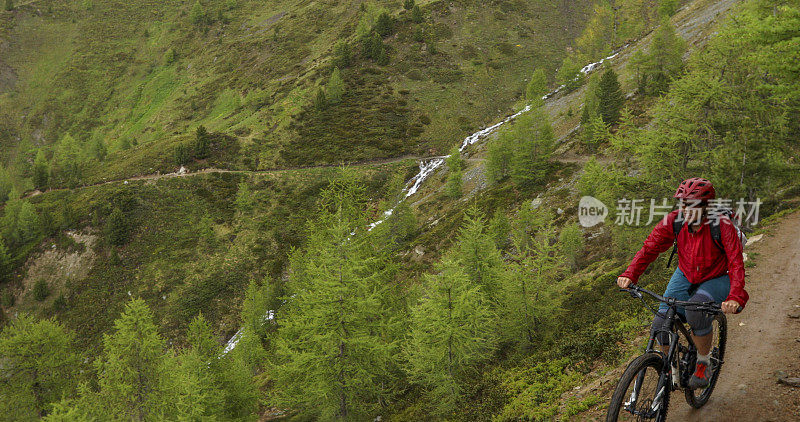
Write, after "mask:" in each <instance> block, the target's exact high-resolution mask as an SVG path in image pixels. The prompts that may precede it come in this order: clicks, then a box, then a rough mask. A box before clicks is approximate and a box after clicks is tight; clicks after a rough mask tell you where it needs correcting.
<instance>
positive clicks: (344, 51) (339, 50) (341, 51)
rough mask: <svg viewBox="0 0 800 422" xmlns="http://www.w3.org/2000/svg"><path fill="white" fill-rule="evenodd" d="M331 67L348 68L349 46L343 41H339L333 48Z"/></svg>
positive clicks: (349, 58) (350, 58)
mask: <svg viewBox="0 0 800 422" xmlns="http://www.w3.org/2000/svg"><path fill="white" fill-rule="evenodd" d="M333 57H334V58H333V65H334V66H336V67H341V68H345V67H349V66H350V64H351V63H352V60H353V58H352V52H351V51H350V44H349V43H348V42H347V41H345V40H339V42H337V43H336V45H335V46H334V47H333Z"/></svg>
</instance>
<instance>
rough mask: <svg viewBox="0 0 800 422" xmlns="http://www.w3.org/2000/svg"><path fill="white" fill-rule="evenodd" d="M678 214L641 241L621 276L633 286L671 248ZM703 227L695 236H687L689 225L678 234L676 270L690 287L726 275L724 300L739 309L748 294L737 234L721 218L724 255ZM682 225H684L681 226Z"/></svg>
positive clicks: (663, 222) (726, 220)
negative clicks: (728, 290)
mask: <svg viewBox="0 0 800 422" xmlns="http://www.w3.org/2000/svg"><path fill="white" fill-rule="evenodd" d="M677 215H678V210H673V211H672V212H670V213H669V214H667V215H666V216H665V217H664V218H662V219H661V220H659V222H658V224H656V226H655V227H654V228H653V231H652V232H651V233H650V235H649V236H647V239H646V240H645V241H644V246H642V249H640V250H639V252H636V255H635V256H634V257H633V261H632V262H631V264H630V265H628V269H627V270H625V272H623V273H622V274H620V277H628V278H630V279H631V281H633V282H634V283H636V282H638V281H639V276H640V275H642V273H644V270H645V269H646V268H647V266H648V265H650V263H651V262H653V261H654V260H655V259H656V258H657V257H658V255H659V254H660V253H661V252H664V251H666V250H667V249H669V247H670V246H672V242H673V240H674V239H675V234H674V233H673V232H672V222H673V221H674V220H675V217H676V216H677ZM707 222H708V220H707V219H706V220H705V221H704V224H702V226H701V227H700V230H698V231H697V232H695V233H690V232H689V229H688V226H687V227H684V228H683V229H682V230H681V231H680V233H678V238H679V239H678V253H677V254H678V268H680V269H681V271H682V272H683V274H684V275H685V276H686V278H687V279H688V280H689V282H690V283H692V284H698V283H702V282H704V281H706V280H709V279H712V278H716V277H719V276H721V275H723V274H725V273H728V276H729V277H730V281H731V291H730V293H729V294H728V298H727V299H725V300H726V301H727V300H735V301H737V302H739V304H740V305H742V307H744V305H745V303H747V299H748V298H749V295H748V294H747V292H746V291H745V290H744V260H743V257H742V243H741V242H740V241H739V237H738V235H737V233H736V228H735V227H733V223H732V222H731V221H730V219H728V218H727V217H721V218H720V232H721V236H722V239H721V241H722V245H723V246H724V247H725V253H723V252H722V251H721V250H720V249H719V248H718V247H717V245H715V244H714V239H713V238H712V237H711V226H710V224H705V223H707ZM684 224H685V223H684Z"/></svg>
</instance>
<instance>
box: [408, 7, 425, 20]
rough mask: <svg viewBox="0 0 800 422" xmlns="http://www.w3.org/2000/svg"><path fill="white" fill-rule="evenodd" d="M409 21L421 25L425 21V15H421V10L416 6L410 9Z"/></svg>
mask: <svg viewBox="0 0 800 422" xmlns="http://www.w3.org/2000/svg"><path fill="white" fill-rule="evenodd" d="M411 20H412V21H413V22H414V23H422V22H423V21H424V20H425V15H423V14H422V9H420V8H419V5H418V4H415V5H414V7H413V8H411Z"/></svg>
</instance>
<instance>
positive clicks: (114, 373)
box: [95, 299, 170, 421]
mask: <svg viewBox="0 0 800 422" xmlns="http://www.w3.org/2000/svg"><path fill="white" fill-rule="evenodd" d="M166 364H167V354H166V353H165V350H164V340H163V339H162V338H161V336H160V335H159V334H158V328H157V327H156V325H155V323H154V322H153V313H152V311H150V308H149V307H148V306H147V304H145V302H144V301H143V300H141V299H132V300H131V301H130V302H128V303H127V304H125V310H124V311H123V312H122V315H121V316H120V317H119V318H118V319H117V320H116V321H114V333H113V334H111V335H109V334H104V335H103V354H102V357H101V358H99V359H97V360H96V361H95V367H96V370H97V373H98V385H99V387H100V391H99V398H100V400H102V402H103V403H104V408H105V411H106V412H107V413H106V415H107V416H109V417H112V418H115V419H117V418H119V419H128V420H130V419H134V420H139V421H141V420H150V419H153V418H156V417H157V416H158V415H159V414H160V413H161V412H162V411H163V410H164V409H163V408H164V406H165V405H166V404H167V403H166V398H167V397H168V392H167V391H165V389H164V387H165V385H164V382H163V380H162V378H163V377H164V376H166V375H167V374H169V373H170V371H168V370H167V367H166Z"/></svg>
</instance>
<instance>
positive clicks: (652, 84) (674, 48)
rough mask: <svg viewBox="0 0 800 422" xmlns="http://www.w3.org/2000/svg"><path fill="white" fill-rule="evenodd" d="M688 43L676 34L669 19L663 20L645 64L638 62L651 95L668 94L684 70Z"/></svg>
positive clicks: (645, 58)
mask: <svg viewBox="0 0 800 422" xmlns="http://www.w3.org/2000/svg"><path fill="white" fill-rule="evenodd" d="M685 49H686V42H685V41H684V40H683V38H681V37H680V36H679V35H678V34H677V33H676V32H675V27H674V26H673V25H672V23H671V22H670V20H669V19H668V18H666V17H665V18H663V19H662V21H661V25H660V26H659V27H658V29H656V31H655V34H654V35H653V41H652V43H651V44H650V51H649V52H648V54H647V55H646V56H645V57H644V58H642V57H637V59H642V62H643V63H641V64H640V63H639V61H637V62H636V64H637V65H640V67H642V68H643V69H644V71H643V76H642V79H643V85H644V86H645V87H646V92H647V93H649V94H660V93H663V92H666V91H667V89H668V88H669V83H670V80H672V78H674V77H676V76H678V75H679V74H680V72H681V71H682V70H683V67H684V65H683V52H684V51H685Z"/></svg>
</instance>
